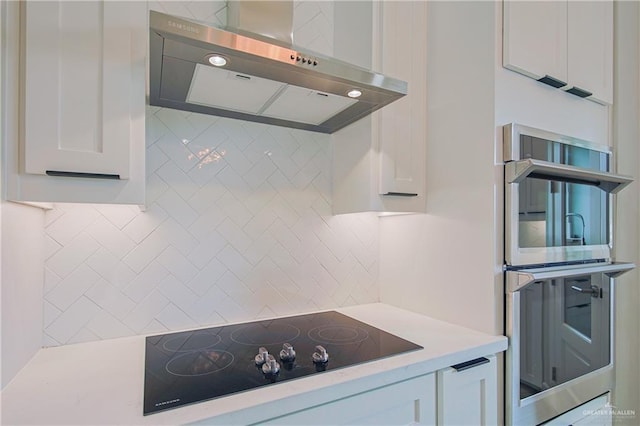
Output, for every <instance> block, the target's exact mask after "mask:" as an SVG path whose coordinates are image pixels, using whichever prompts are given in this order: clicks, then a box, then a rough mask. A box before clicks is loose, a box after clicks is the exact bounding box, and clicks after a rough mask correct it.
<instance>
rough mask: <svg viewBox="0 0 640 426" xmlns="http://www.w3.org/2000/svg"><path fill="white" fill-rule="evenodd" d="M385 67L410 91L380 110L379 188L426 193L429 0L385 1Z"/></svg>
mask: <svg viewBox="0 0 640 426" xmlns="http://www.w3.org/2000/svg"><path fill="white" fill-rule="evenodd" d="M381 7H382V13H381V15H382V72H383V73H385V74H387V75H391V76H393V77H395V78H399V79H401V80H404V81H407V82H408V83H409V93H408V94H407V95H406V96H405V97H403V98H402V99H399V100H397V101H395V102H394V103H392V104H391V105H387V106H386V107H384V108H383V109H382V110H381V111H380V114H379V120H380V121H379V126H380V131H379V135H380V136H379V137H380V184H379V188H380V194H382V195H385V194H402V195H413V194H415V196H417V195H424V194H423V192H424V186H423V181H424V169H425V162H426V158H425V144H426V119H427V93H426V82H427V71H426V70H427V63H426V58H427V55H426V52H427V34H426V33H427V28H426V25H425V22H426V13H427V4H426V2H394V1H391V2H382V4H381Z"/></svg>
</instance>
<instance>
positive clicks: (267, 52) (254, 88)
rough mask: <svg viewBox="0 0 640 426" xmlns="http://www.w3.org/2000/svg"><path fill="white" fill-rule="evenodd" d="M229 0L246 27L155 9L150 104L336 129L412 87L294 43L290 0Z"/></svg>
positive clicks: (231, 9)
mask: <svg viewBox="0 0 640 426" xmlns="http://www.w3.org/2000/svg"><path fill="white" fill-rule="evenodd" d="M228 4H229V21H230V22H233V23H235V25H237V26H242V27H243V28H242V29H238V28H229V27H228V28H226V29H220V28H215V27H211V26H208V25H206V24H202V23H199V22H195V21H191V20H187V19H183V18H177V17H174V16H170V15H166V14H163V13H159V12H155V11H151V12H150V20H149V26H150V55H149V60H150V79H149V80H150V94H149V101H150V104H151V105H155V106H162V107H169V108H175V109H180V110H186V111H192V112H198V113H203V114H211V115H218V116H223V117H230V118H237V119H242V120H249V121H256V122H260V123H265V124H273V125H278V126H285V127H292V128H297V129H303V130H311V131H315V132H321V133H333V132H335V131H336V130H339V129H341V128H343V127H345V126H347V125H349V124H351V123H353V122H354V121H357V120H359V119H361V118H363V117H365V116H367V115H369V114H371V113H372V112H373V111H376V110H377V109H379V108H382V107H383V106H385V105H387V104H389V103H391V102H393V101H395V100H397V99H399V98H401V97H402V96H404V95H406V94H407V83H406V82H404V81H400V80H396V79H394V78H391V77H386V76H384V75H381V74H378V73H375V72H372V71H369V70H367V69H364V68H361V67H358V66H355V65H351V64H348V63H346V62H343V61H340V60H336V59H332V58H328V57H326V56H323V55H320V54H316V53H313V52H310V51H306V50H299V49H297V48H295V47H294V46H293V44H292V43H291V28H290V26H291V16H292V15H293V14H292V9H291V10H290V11H289V12H287V11H285V13H282V10H278V8H282V7H283V6H284V7H286V8H292V2H270V1H258V2H252V1H230V2H228ZM247 10H251V11H252V12H251V13H247ZM279 21H280V22H279ZM282 22H284V24H282ZM260 25H262V26H266V28H260ZM287 26H288V27H287ZM247 27H249V28H247ZM269 29H271V31H269ZM247 30H249V31H250V32H248V31H247ZM257 32H260V33H261V34H258V33H257ZM273 37H279V38H283V39H284V38H287V40H280V39H276V38H273ZM223 63H224V64H223Z"/></svg>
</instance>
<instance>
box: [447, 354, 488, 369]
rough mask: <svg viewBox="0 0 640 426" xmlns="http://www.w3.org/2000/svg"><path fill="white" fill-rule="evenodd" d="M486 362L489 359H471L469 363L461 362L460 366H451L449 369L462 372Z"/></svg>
mask: <svg viewBox="0 0 640 426" xmlns="http://www.w3.org/2000/svg"><path fill="white" fill-rule="evenodd" d="M488 362H489V358H485V357H482V358H476V359H472V360H471V361H465V362H461V363H460V364H456V365H452V366H451V368H453V369H454V370H456V371H464V370H468V369H470V368H473V367H477V366H479V365H482V364H486V363H488Z"/></svg>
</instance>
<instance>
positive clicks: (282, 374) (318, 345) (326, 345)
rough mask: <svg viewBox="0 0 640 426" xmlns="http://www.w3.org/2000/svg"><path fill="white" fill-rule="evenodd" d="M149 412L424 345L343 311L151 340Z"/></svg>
mask: <svg viewBox="0 0 640 426" xmlns="http://www.w3.org/2000/svg"><path fill="white" fill-rule="evenodd" d="M145 349H146V350H145V379H144V414H145V415H147V414H152V413H156V412H158V411H162V410H167V409H170V408H176V407H179V406H181V405H186V404H191V403H194V402H199V401H205V400H208V399H213V398H218V397H221V396H225V395H229V394H232V393H236V392H242V391H246V390H250V389H254V388H257V387H261V386H266V385H270V384H272V383H278V382H283V381H286V380H292V379H297V378H300V377H304V376H308V375H311V374H318V373H321V372H323V371H330V370H335V369H338V368H343V367H347V366H351V365H354V364H359V363H363V362H367V361H372V360H376V359H380V358H384V357H387V356H391V355H396V354H400V353H403V352H408V351H413V350H417V349H422V347H421V346H418V345H416V344H414V343H411V342H409V341H407V340H404V339H402V338H400V337H397V336H394V335H392V334H390V333H387V332H385V331H383V330H380V329H378V328H375V327H372V326H370V325H368V324H365V323H363V322H360V321H357V320H355V319H353V318H350V317H348V316H346V315H343V314H341V313H339V312H335V311H329V312H321V313H317V314H308V315H299V316H294V317H288V318H280V319H274V320H265V321H255V322H251V323H246V324H234V325H226V326H222V327H212V328H207V329H201V330H192V331H183V332H177V333H170V334H164V335H158V336H150V337H147V339H146V348H145Z"/></svg>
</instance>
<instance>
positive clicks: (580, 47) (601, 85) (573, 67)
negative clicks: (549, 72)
mask: <svg viewBox="0 0 640 426" xmlns="http://www.w3.org/2000/svg"><path fill="white" fill-rule="evenodd" d="M568 22H569V24H568V25H569V26H568V49H567V51H568V52H567V53H568V66H569V86H568V87H567V88H565V90H571V88H573V87H576V88H578V89H581V90H584V91H586V92H588V93H589V92H590V93H593V95H592V96H591V97H590V98H589V99H592V100H595V101H598V102H600V103H605V104H611V103H613V1H611V0H602V1H570V2H569V5H568ZM578 93H579V92H578ZM584 94H585V95H586V93H584Z"/></svg>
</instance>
